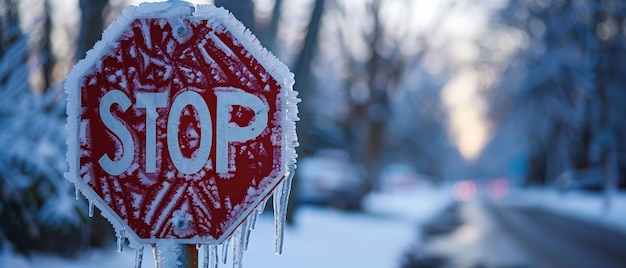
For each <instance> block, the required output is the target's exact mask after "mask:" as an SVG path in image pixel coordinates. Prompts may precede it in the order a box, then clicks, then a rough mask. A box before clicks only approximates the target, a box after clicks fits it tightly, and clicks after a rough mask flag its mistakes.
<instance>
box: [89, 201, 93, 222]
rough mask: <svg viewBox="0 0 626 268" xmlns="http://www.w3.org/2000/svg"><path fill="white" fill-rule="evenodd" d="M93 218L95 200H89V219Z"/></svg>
mask: <svg viewBox="0 0 626 268" xmlns="http://www.w3.org/2000/svg"><path fill="white" fill-rule="evenodd" d="M91 217H93V200H89V218H91Z"/></svg>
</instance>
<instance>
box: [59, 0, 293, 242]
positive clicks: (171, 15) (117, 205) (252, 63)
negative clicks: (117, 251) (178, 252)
mask: <svg viewBox="0 0 626 268" xmlns="http://www.w3.org/2000/svg"><path fill="white" fill-rule="evenodd" d="M293 83H294V82H293V74H291V73H290V72H289V71H288V70H287V67H286V66H285V65H283V64H282V63H280V62H279V61H278V60H276V59H275V58H274V57H273V56H272V55H271V54H269V53H268V52H267V51H266V50H265V49H263V48H262V47H261V46H260V44H259V42H258V41H257V40H256V38H255V37H254V36H252V35H251V34H250V33H249V31H248V30H246V29H245V27H243V26H242V24H241V23H239V22H238V21H236V20H235V19H234V18H233V17H232V15H230V14H229V13H228V12H227V11H225V10H224V9H220V8H215V7H213V6H198V7H197V9H195V11H194V8H193V7H191V6H186V5H180V4H176V3H151V4H142V5H140V6H139V7H134V6H131V7H129V8H127V9H126V10H124V12H123V14H122V15H121V16H120V18H118V19H117V20H116V21H115V22H113V23H112V24H111V26H110V27H109V28H108V29H107V30H106V31H105V32H104V34H103V39H102V40H101V41H99V42H98V43H97V44H96V45H95V46H94V48H93V49H92V50H91V51H89V52H88V53H87V57H86V58H85V59H84V60H82V61H80V62H79V63H78V64H77V65H76V66H75V67H74V69H73V70H72V72H71V73H70V75H69V76H68V80H67V83H66V91H67V93H68V104H67V105H68V109H67V110H68V124H67V129H68V131H69V138H68V159H69V162H70V163H69V164H70V172H69V173H68V174H67V177H68V179H69V180H70V181H72V182H73V183H75V184H76V186H77V189H79V190H80V191H81V192H82V193H83V194H84V195H85V196H86V197H87V198H88V199H89V200H90V201H92V202H93V203H95V205H96V206H98V207H99V208H100V209H101V210H102V211H103V215H104V216H105V217H107V218H108V219H109V220H110V221H111V222H112V223H113V224H114V226H115V227H116V228H117V229H118V232H120V231H126V233H127V234H126V236H127V237H129V238H130V239H131V241H132V240H136V242H139V243H155V242H156V241H157V240H159V239H176V240H178V241H179V242H181V243H197V244H206V243H213V244H215V243H221V242H222V241H223V240H224V239H225V238H226V237H228V236H229V235H230V234H232V232H233V231H234V229H235V228H236V227H237V226H238V225H240V224H241V223H242V222H243V221H244V220H245V219H246V217H247V216H248V215H249V214H250V213H251V212H252V211H253V210H254V209H255V207H256V206H258V205H259V204H260V203H261V201H263V200H264V199H266V198H267V197H268V195H269V194H270V193H271V192H272V190H274V189H275V188H276V187H277V185H278V184H279V183H281V182H282V181H283V180H284V178H285V176H286V173H288V172H289V169H290V167H292V166H293V165H294V163H295V157H296V156H295V150H294V147H295V145H296V144H297V142H296V140H297V138H296V134H295V121H296V120H297V107H296V103H297V102H298V99H297V98H296V93H295V92H294V91H293V90H292V86H293Z"/></svg>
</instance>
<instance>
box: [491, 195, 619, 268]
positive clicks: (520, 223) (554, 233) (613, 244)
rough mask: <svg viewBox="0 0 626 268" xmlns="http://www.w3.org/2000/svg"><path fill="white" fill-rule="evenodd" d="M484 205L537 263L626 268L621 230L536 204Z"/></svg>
mask: <svg viewBox="0 0 626 268" xmlns="http://www.w3.org/2000/svg"><path fill="white" fill-rule="evenodd" d="M484 207H485V209H486V210H487V211H489V212H490V214H491V215H493V218H494V219H495V221H496V222H498V224H499V225H500V226H502V227H503V229H504V230H506V231H507V234H508V235H509V236H510V237H511V238H512V239H514V240H515V241H517V242H518V244H519V245H520V246H521V248H522V249H523V250H525V251H526V252H527V254H528V256H530V258H531V261H532V263H534V264H536V265H537V266H541V267H606V268H608V267H626V234H624V233H623V232H619V231H616V230H613V229H611V228H608V227H606V226H603V225H601V224H600V223H597V222H590V221H587V220H582V219H578V218H574V217H568V216H565V215H560V214H558V213H554V212H550V211H548V210H545V209H541V208H536V207H514V206H504V205H497V204H494V203H488V202H484Z"/></svg>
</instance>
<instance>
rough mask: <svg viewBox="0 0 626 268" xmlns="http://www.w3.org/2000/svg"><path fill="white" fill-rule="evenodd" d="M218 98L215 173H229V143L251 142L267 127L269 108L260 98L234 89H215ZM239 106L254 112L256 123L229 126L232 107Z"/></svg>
mask: <svg viewBox="0 0 626 268" xmlns="http://www.w3.org/2000/svg"><path fill="white" fill-rule="evenodd" d="M215 96H217V112H216V113H217V126H216V128H217V130H216V133H215V143H216V148H215V171H217V172H218V173H228V143H229V142H230V141H239V142H243V141H249V140H252V139H254V138H256V137H257V136H259V135H260V134H261V133H262V132H263V130H265V128H266V127H267V116H268V112H269V110H268V107H267V105H265V103H263V101H261V99H259V97H257V96H255V95H253V94H250V93H247V92H245V91H243V90H241V89H238V88H234V87H219V88H216V89H215ZM233 105H239V106H243V107H247V108H249V109H251V110H252V111H253V112H254V121H253V122H252V123H250V125H247V126H245V127H240V126H237V124H229V122H230V119H231V118H230V107H231V106H233Z"/></svg>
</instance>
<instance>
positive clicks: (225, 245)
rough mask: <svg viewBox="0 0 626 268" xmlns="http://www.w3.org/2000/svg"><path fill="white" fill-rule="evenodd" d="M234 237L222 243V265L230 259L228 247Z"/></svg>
mask: <svg viewBox="0 0 626 268" xmlns="http://www.w3.org/2000/svg"><path fill="white" fill-rule="evenodd" d="M231 239H232V236H231V237H229V238H228V239H226V241H224V243H222V263H223V264H226V259H227V258H228V247H229V246H230V240H231Z"/></svg>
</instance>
